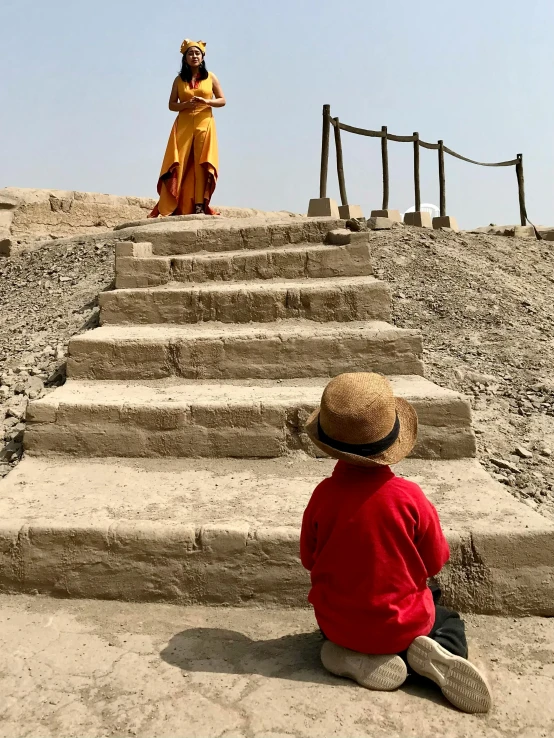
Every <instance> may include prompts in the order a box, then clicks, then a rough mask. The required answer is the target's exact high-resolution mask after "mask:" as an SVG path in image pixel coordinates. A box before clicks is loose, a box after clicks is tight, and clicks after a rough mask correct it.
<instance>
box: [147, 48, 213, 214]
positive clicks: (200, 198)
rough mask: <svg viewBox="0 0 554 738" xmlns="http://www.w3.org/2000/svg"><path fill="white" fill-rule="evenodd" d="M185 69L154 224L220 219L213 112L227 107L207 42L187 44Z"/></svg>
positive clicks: (175, 91)
mask: <svg viewBox="0 0 554 738" xmlns="http://www.w3.org/2000/svg"><path fill="white" fill-rule="evenodd" d="M181 54H182V55H183V63H182V67H181V72H180V74H179V76H178V77H176V78H175V81H174V82H173V87H172V89H171V95H170V97H169V109H170V110H173V111H174V112H176V113H179V115H178V116H177V119H176V120H175V123H174V124H173V128H172V129H171V133H170V135H169V141H168V143H167V149H166V151H165V156H164V160H163V163H162V169H161V172H160V178H159V180H158V188H157V189H158V195H159V196H160V199H159V201H158V204H157V205H156V207H155V208H154V210H153V211H152V212H151V213H150V217H151V218H156V217H157V216H159V215H188V214H191V213H197V214H198V213H206V214H208V215H215V213H214V211H213V210H212V209H211V207H210V200H211V198H212V195H213V192H214V190H215V185H216V182H217V169H218V151H217V134H216V130H215V120H214V117H213V113H212V108H222V107H223V106H224V105H225V97H224V95H223V90H222V89H221V85H220V84H219V80H218V79H217V77H216V76H215V74H212V72H208V70H207V69H206V64H205V62H204V56H205V54H206V44H205V43H204V41H190V40H189V39H185V40H184V41H183V43H182V44H181Z"/></svg>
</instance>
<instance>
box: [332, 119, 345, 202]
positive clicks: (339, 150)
mask: <svg viewBox="0 0 554 738" xmlns="http://www.w3.org/2000/svg"><path fill="white" fill-rule="evenodd" d="M334 120H335V124H336V125H335V148H336V150H337V174H338V177H339V190H340V200H341V205H348V198H347V197H346V185H345V184H344V164H343V161H342V141H341V138H340V128H339V119H338V118H335V119H334Z"/></svg>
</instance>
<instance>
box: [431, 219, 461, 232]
mask: <svg viewBox="0 0 554 738" xmlns="http://www.w3.org/2000/svg"><path fill="white" fill-rule="evenodd" d="M433 228H434V229H435V230H436V231H438V230H439V228H450V230H451V231H459V230H460V228H459V226H458V221H457V220H456V218H454V217H453V216H452V215H443V216H439V217H437V218H433Z"/></svg>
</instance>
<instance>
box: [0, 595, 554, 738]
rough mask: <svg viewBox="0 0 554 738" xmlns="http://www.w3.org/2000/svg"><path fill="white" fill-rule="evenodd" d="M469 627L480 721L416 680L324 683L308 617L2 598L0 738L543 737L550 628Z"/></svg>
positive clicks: (328, 678) (551, 659)
mask: <svg viewBox="0 0 554 738" xmlns="http://www.w3.org/2000/svg"><path fill="white" fill-rule="evenodd" d="M467 622H468V633H469V640H470V649H471V652H470V656H471V657H472V659H473V661H474V662H475V663H477V664H478V665H479V666H480V667H481V668H483V669H484V670H485V671H486V672H487V674H488V676H489V679H490V681H491V684H492V688H493V690H494V697H495V707H494V709H493V711H492V712H491V713H490V714H489V715H486V716H470V715H465V714H461V713H459V712H458V711H457V710H455V709H454V708H453V707H451V706H450V705H449V704H448V703H447V702H446V701H445V700H444V698H443V697H442V695H441V694H440V692H439V691H438V690H437V688H436V687H435V686H434V685H432V684H430V683H427V682H425V681H424V680H420V681H418V680H416V678H414V677H410V678H409V681H408V682H407V683H406V684H405V685H404V686H403V687H402V688H401V689H400V690H398V691H397V692H393V693H384V692H383V693H379V692H369V691H366V690H364V689H362V688H360V687H358V686H357V685H355V684H354V683H351V682H349V681H348V680H345V679H339V678H337V677H334V676H332V675H330V674H327V673H326V672H325V671H324V670H323V668H322V667H321V666H320V663H319V649H320V646H321V643H322V641H321V636H320V634H319V632H318V631H317V630H316V628H315V623H314V620H313V616H312V614H311V612H310V611H309V610H265V611H260V610H254V609H222V608H218V609H210V608H199V607H195V608H189V609H187V608H179V607H176V606H172V605H159V604H156V605H154V604H139V605H133V604H126V603H120V602H117V603H115V602H98V601H63V600H50V599H43V598H38V597H37V598H32V597H24V596H12V597H6V596H3V597H0V624H1V627H0V642H1V645H2V647H1V650H0V653H1V656H0V660H1V667H0V693H1V694H2V700H1V704H0V736H2V738H16V737H19V736H22V737H23V736H26V737H29V738H43V737H44V738H46V737H49V736H64V738H65V737H67V738H73V737H75V738H87V737H88V736H91V737H94V738H99V737H101V736H139V737H140V736H144V737H145V738H162V737H163V738H166V737H167V738H170V737H171V738H180V737H183V738H185V737H186V738H195V737H198V738H211V737H212V736H214V737H215V736H218V737H219V736H221V737H222V738H280V737H282V738H284V737H285V736H289V737H293V738H312V737H314V738H315V737H316V736H334V735H336V736H348V738H354V737H358V736H359V737H360V738H361V737H367V738H400V737H402V738H404V737H405V736H416V737H417V738H431V737H433V738H435V736H443V737H444V738H462V737H464V738H465V737H466V736H467V738H469V737H470V736H471V738H485V736H486V738H504V737H506V738H508V737H510V738H515V736H518V737H521V738H523V737H525V738H541V737H542V736H544V737H545V738H546V736H551V735H552V734H553V731H554V621H552V620H541V619H538V618H529V619H523V620H513V619H510V620H507V619H501V618H493V617H483V616H469V617H468V618H467Z"/></svg>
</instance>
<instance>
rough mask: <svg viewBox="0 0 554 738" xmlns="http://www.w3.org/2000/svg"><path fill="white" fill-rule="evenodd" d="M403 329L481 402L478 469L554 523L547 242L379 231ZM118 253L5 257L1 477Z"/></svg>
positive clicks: (99, 250)
mask: <svg viewBox="0 0 554 738" xmlns="http://www.w3.org/2000/svg"><path fill="white" fill-rule="evenodd" d="M371 244H372V249H373V254H374V262H375V265H376V268H377V275H378V276H379V277H381V278H383V279H385V280H387V281H388V282H389V283H390V284H391V286H392V290H393V295H394V319H395V322H396V323H397V324H398V325H399V326H403V327H406V328H417V329H419V330H421V331H422V333H423V336H424V342H425V347H426V351H425V361H426V365H427V374H428V376H429V378H430V379H433V380H434V381H436V382H438V383H439V384H442V385H445V386H448V387H451V388H453V389H458V390H462V391H463V392H465V393H466V394H468V395H469V396H470V397H471V398H472V404H473V409H474V419H475V424H476V430H477V433H478V443H479V454H480V458H481V461H482V462H483V463H484V465H485V466H486V467H487V468H488V469H489V471H490V472H491V473H492V474H493V475H494V476H495V477H496V478H497V479H499V480H500V481H501V482H502V483H503V484H505V485H506V487H507V489H508V490H509V491H510V492H511V493H512V494H514V495H515V496H516V497H517V498H518V499H520V500H522V501H523V502H524V503H525V504H527V505H529V506H531V507H533V508H536V509H538V510H539V511H540V512H542V513H543V514H544V515H547V516H549V517H552V518H554V455H553V454H554V372H553V370H552V367H553V361H554V311H553V310H552V307H551V303H552V294H553V292H554V260H553V258H552V254H551V251H550V245H551V243H550V242H547V241H535V240H530V239H519V238H506V237H500V236H493V235H486V234H468V233H461V234H457V233H452V232H433V231H427V230H424V229H416V228H407V227H404V226H401V225H398V226H395V227H394V228H393V229H392V230H389V231H374V232H372V234H371ZM112 278H113V245H112V244H111V243H110V242H109V241H108V242H105V243H94V242H91V241H90V240H88V241H87V240H86V239H81V242H79V239H74V240H73V241H72V242H70V243H65V244H55V243H53V244H52V245H49V246H48V247H43V248H41V249H40V250H38V251H33V252H29V253H23V254H21V255H20V256H15V257H10V258H9V259H3V260H2V259H0V440H1V438H2V436H3V439H4V447H3V449H2V451H1V452H0V475H4V474H6V473H8V471H9V470H10V468H11V467H12V466H13V465H14V464H15V463H17V460H18V459H19V457H20V455H21V438H22V432H23V429H24V413H25V406H26V403H27V401H28V399H29V398H33V397H37V396H40V395H41V394H42V393H44V392H47V391H48V390H49V388H51V387H52V386H55V385H56V384H58V383H60V382H62V381H64V371H63V367H64V360H65V351H66V347H67V342H68V339H69V337H70V336H71V335H73V334H74V333H77V332H80V331H83V330H87V329H88V328H90V327H92V326H94V325H95V324H96V320H97V307H96V295H97V293H98V292H99V291H101V290H105V289H109V287H110V284H111V281H112Z"/></svg>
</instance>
